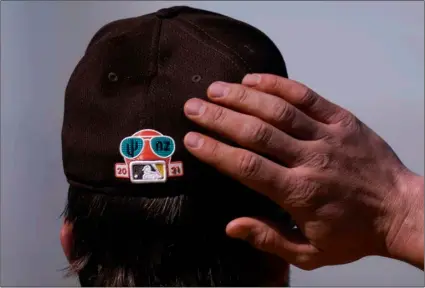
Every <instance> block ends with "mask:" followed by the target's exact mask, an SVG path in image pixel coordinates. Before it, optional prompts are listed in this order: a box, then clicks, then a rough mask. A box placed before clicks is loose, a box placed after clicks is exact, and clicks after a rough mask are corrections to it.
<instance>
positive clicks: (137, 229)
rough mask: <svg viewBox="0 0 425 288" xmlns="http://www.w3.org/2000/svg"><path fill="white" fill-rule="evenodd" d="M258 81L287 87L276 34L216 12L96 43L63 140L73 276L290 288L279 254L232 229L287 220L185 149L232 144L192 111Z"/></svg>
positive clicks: (99, 36)
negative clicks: (270, 77) (203, 139)
mask: <svg viewBox="0 0 425 288" xmlns="http://www.w3.org/2000/svg"><path fill="white" fill-rule="evenodd" d="M252 72H256V73H272V74H277V75H280V76H283V77H287V72H286V67H285V63H284V61H283V58H282V56H281V55H280V53H279V51H278V49H277V48H276V46H275V45H274V44H273V42H272V41H271V40H270V39H269V38H268V37H267V36H266V35H264V34H263V33H262V32H260V31H259V30H257V29H255V28H254V27H252V26H249V25H248V24H245V23H242V22H239V21H237V20H234V19H231V18H229V17H226V16H223V15H219V14H216V13H212V12H208V11H203V10H198V9H193V8H189V7H172V8H168V9H163V10H160V11H158V12H156V13H152V14H148V15H144V16H141V17H135V18H129V19H122V20H118V21H115V22H112V23H110V24H107V25H105V26H104V27H102V28H101V29H100V30H99V31H98V32H97V33H96V34H95V36H94V37H93V38H92V40H91V41H90V43H89V46H88V48H87V50H86V52H85V54H84V56H83V57H82V59H81V61H80V62H79V63H78V65H77V67H76V68H75V70H74V72H73V73H72V75H71V78H70V80H69V83H68V86H67V89H66V93H65V114H64V123H63V130H62V146H63V163H64V170H65V174H66V177H67V179H68V182H69V183H70V188H69V193H68V203H67V207H66V209H65V220H66V221H68V222H69V223H70V224H71V225H72V238H73V239H72V240H73V241H72V247H71V251H70V260H71V267H70V268H71V272H74V273H76V274H78V276H79V279H80V282H81V284H82V285H83V286H265V285H284V284H285V283H282V282H281V280H282V278H280V277H279V275H278V274H279V273H282V271H279V273H277V272H276V271H274V270H273V267H274V264H276V263H274V260H275V259H273V257H272V256H270V255H266V254H265V253H262V252H259V251H257V250H255V249H254V248H252V247H251V246H249V245H248V244H246V243H244V242H243V241H238V240H234V239H230V238H228V237H227V236H226V235H225V226H226V224H227V223H228V222H229V221H231V220H232V219H235V218H237V217H240V216H257V217H267V218H270V219H272V220H273V221H277V222H279V223H286V224H289V218H288V216H287V215H286V213H284V212H283V211H281V210H280V209H279V207H277V206H276V205H275V204H274V203H273V202H271V201H270V200H268V199H266V198H264V197H263V196H261V195H259V194H257V193H255V192H254V191H251V190H249V189H248V188H246V187H244V186H242V185H241V184H239V183H238V182H236V181H234V180H232V179H230V178H227V177H226V176H224V175H221V174H220V173H218V172H217V171H216V170H214V169H213V168H210V167H208V166H207V165H205V164H203V163H201V162H199V161H198V160H197V159H195V158H194V157H193V156H191V155H190V154H189V153H188V152H187V151H186V150H185V149H184V147H183V142H182V141H183V137H184V135H185V134H186V133H187V132H189V131H198V132H201V133H204V134H207V135H210V136H213V137H216V138H219V139H221V138H220V136H219V135H212V134H211V133H210V132H207V131H204V130H203V129H201V128H199V127H197V126H195V125H194V124H192V123H191V122H189V121H188V120H187V119H186V118H185V116H184V114H183V105H184V103H185V102H186V101H187V100H188V99H189V98H192V97H198V98H206V90H207V87H208V86H209V85H210V84H211V83H212V82H214V81H217V80H221V81H227V82H240V81H241V79H242V78H243V77H244V76H245V75H246V74H247V73H252ZM221 140H222V141H224V142H227V141H226V140H224V139H221ZM227 143H229V142H227ZM230 144H232V145H234V143H230ZM280 268H282V266H280ZM279 279H280V280H279Z"/></svg>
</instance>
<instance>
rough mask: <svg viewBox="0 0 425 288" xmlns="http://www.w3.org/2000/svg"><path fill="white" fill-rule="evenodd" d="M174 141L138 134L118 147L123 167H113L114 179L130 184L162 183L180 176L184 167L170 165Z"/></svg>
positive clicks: (155, 133)
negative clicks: (122, 159)
mask: <svg viewBox="0 0 425 288" xmlns="http://www.w3.org/2000/svg"><path fill="white" fill-rule="evenodd" d="M175 150H176V143H175V142H174V139H173V138H171V137H169V136H165V135H162V134H161V133H159V132H158V131H155V130H151V129H144V130H140V131H139V132H137V133H135V134H133V135H132V136H130V137H126V138H124V139H123V140H122V141H121V143H120V152H121V155H122V156H123V158H124V161H125V163H116V164H115V177H117V178H129V179H130V181H131V182H132V183H163V182H165V181H167V178H168V177H179V176H183V163H182V162H171V156H172V155H173V154H174V151H175Z"/></svg>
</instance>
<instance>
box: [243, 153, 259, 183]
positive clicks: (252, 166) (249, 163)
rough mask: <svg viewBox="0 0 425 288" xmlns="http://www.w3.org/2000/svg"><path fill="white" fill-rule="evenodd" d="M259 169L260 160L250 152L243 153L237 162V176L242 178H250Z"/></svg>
mask: <svg viewBox="0 0 425 288" xmlns="http://www.w3.org/2000/svg"><path fill="white" fill-rule="evenodd" d="M260 168H261V160H260V159H259V157H258V156H256V155H255V154H253V153H250V152H244V153H242V154H241V156H240V160H239V174H240V175H241V176H242V177H244V178H252V177H255V176H256V175H257V174H258V171H260Z"/></svg>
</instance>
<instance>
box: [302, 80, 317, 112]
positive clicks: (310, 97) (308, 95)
mask: <svg viewBox="0 0 425 288" xmlns="http://www.w3.org/2000/svg"><path fill="white" fill-rule="evenodd" d="M303 87H304V88H305V93H304V94H303V96H302V97H301V99H300V102H301V104H302V105H303V106H307V107H311V106H314V105H315V104H316V102H317V101H318V100H319V99H320V98H319V97H318V95H317V94H316V92H314V91H313V90H312V89H310V88H307V87H306V86H304V85H303Z"/></svg>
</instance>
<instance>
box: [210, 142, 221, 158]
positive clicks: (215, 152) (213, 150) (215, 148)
mask: <svg viewBox="0 0 425 288" xmlns="http://www.w3.org/2000/svg"><path fill="white" fill-rule="evenodd" d="M209 150H210V155H211V157H212V158H213V159H219V157H218V156H220V153H219V150H220V144H219V142H218V141H212V143H211V144H210V149H209Z"/></svg>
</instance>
